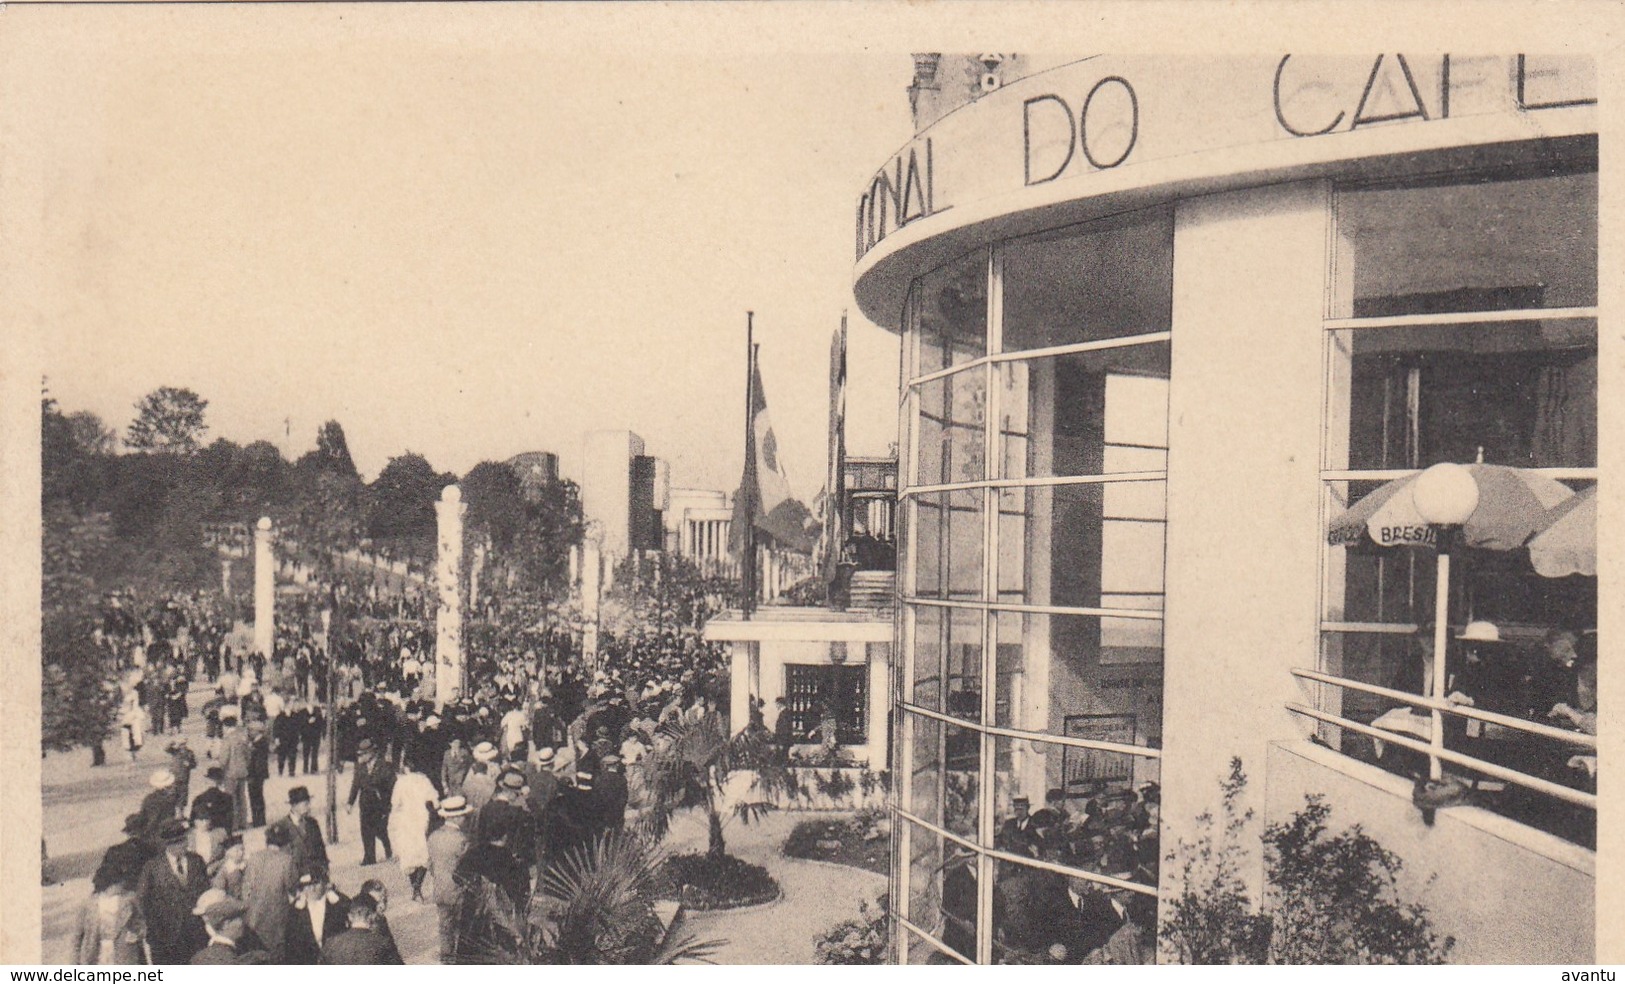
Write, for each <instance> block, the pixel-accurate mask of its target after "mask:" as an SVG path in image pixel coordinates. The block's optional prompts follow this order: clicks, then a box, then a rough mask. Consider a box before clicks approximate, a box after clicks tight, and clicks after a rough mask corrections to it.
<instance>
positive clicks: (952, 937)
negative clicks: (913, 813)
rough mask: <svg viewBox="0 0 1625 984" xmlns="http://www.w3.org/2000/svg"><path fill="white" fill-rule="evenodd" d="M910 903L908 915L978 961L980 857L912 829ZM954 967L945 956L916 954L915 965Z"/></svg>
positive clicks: (912, 958) (912, 952)
mask: <svg viewBox="0 0 1625 984" xmlns="http://www.w3.org/2000/svg"><path fill="white" fill-rule="evenodd" d="M909 842H910V852H909V853H910V854H911V855H912V857H910V858H909V880H908V885H909V898H908V907H907V909H906V910H905V911H904V915H905V916H906V917H907V918H908V920H909V921H910V922H912V923H914V925H916V926H918V927H920V928H921V929H923V930H925V931H926V932H927V933H930V934H931V936H932V937H933V938H935V939H936V940H938V941H939V942H941V943H944V944H946V945H947V946H948V948H949V949H951V950H953V951H954V952H956V953H959V954H960V955H962V956H964V957H965V958H967V959H974V958H975V956H976V859H975V856H974V854H972V853H970V852H968V851H966V850H965V849H964V848H962V847H960V846H959V845H958V844H955V843H954V842H953V841H950V840H948V839H946V838H944V837H943V836H942V835H941V834H938V833H936V832H934V831H930V830H927V829H925V828H924V827H921V826H919V825H918V824H911V825H910V827H909ZM916 957H919V958H920V959H919V962H921V963H928V964H930V963H952V962H953V960H952V959H951V958H949V957H948V956H947V955H945V954H942V953H935V952H933V953H931V954H926V953H924V952H922V951H916V950H914V949H911V950H910V951H909V962H910V963H913V962H915V958H916Z"/></svg>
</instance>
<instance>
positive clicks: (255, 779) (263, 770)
mask: <svg viewBox="0 0 1625 984" xmlns="http://www.w3.org/2000/svg"><path fill="white" fill-rule="evenodd" d="M269 778H271V738H270V729H269V728H268V727H267V726H266V723H265V719H264V718H263V717H256V718H253V719H252V720H250V721H249V722H248V810H249V816H250V822H251V823H252V824H253V826H255V827H263V826H265V781H266V780H267V779H269Z"/></svg>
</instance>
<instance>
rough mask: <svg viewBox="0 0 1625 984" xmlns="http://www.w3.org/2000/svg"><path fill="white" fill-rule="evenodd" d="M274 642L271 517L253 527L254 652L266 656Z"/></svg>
mask: <svg viewBox="0 0 1625 984" xmlns="http://www.w3.org/2000/svg"><path fill="white" fill-rule="evenodd" d="M275 644H276V558H275V557H274V556H273V555H272V553H271V518H270V517H269V516H261V517H260V521H259V524H258V525H257V526H255V527H254V651H255V652H257V653H259V654H260V655H262V656H267V657H269V656H270V655H271V651H272V649H273V648H274V646H275Z"/></svg>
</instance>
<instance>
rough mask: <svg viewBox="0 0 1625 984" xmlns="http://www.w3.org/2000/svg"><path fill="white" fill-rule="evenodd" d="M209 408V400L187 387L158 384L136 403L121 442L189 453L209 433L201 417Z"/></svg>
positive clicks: (135, 447)
mask: <svg viewBox="0 0 1625 984" xmlns="http://www.w3.org/2000/svg"><path fill="white" fill-rule="evenodd" d="M208 408H209V401H208V400H205V399H203V398H202V397H200V396H198V395H197V394H196V393H194V392H192V391H191V390H189V389H182V388H178V387H175V386H160V387H159V388H157V389H155V390H153V391H152V392H151V393H148V394H147V395H146V396H144V397H142V398H141V402H139V403H137V404H136V405H135V419H134V420H133V421H131V422H130V429H129V430H128V431H126V432H125V435H124V443H125V444H126V445H128V446H129V447H130V448H131V449H132V450H136V451H160V452H165V453H169V454H191V453H192V452H194V451H196V450H197V449H198V447H199V445H200V444H201V443H202V440H203V435H204V434H206V433H208V430H209V425H208V424H206V423H205V422H204V420H203V413H204V411H205V410H207V409H208Z"/></svg>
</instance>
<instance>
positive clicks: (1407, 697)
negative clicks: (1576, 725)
mask: <svg viewBox="0 0 1625 984" xmlns="http://www.w3.org/2000/svg"><path fill="white" fill-rule="evenodd" d="M1292 675H1293V676H1295V677H1299V678H1302V679H1304V680H1313V681H1315V682H1316V683H1326V684H1331V685H1332V686H1337V687H1347V688H1348V689H1350V690H1359V691H1362V692H1364V693H1368V694H1376V695H1377V696H1379V697H1388V698H1390V699H1392V700H1397V701H1399V702H1400V703H1402V704H1409V705H1411V706H1412V707H1424V708H1427V709H1428V710H1430V711H1442V712H1443V713H1445V714H1455V715H1458V716H1460V717H1468V718H1475V719H1477V720H1479V721H1484V722H1486V723H1489V724H1498V725H1500V726H1502V727H1504V728H1511V729H1512V730H1514V731H1522V732H1526V733H1528V734H1534V735H1540V736H1541V737H1543V738H1552V739H1555V740H1557V741H1562V742H1567V743H1569V744H1571V745H1582V746H1584V747H1586V748H1590V749H1593V750H1594V749H1596V747H1597V736H1596V735H1588V734H1586V733H1584V732H1582V731H1569V730H1567V729H1564V728H1556V727H1553V726H1552V725H1549V724H1541V723H1540V722H1539V721H1525V720H1524V719H1523V718H1515V717H1508V716H1507V715H1505V714H1497V713H1495V712H1494V711H1481V710H1479V709H1478V708H1476V707H1466V706H1463V705H1461V704H1452V703H1451V702H1450V701H1448V700H1438V699H1435V698H1433V697H1423V696H1421V695H1419V694H1413V693H1408V692H1406V691H1403V690H1391V689H1389V688H1388V687H1379V686H1377V685H1375V684H1371V683H1362V682H1361V681H1359V680H1350V679H1348V678H1346V677H1337V676H1332V675H1330V674H1328V673H1317V672H1315V671H1314V670H1301V669H1295V670H1293V671H1292Z"/></svg>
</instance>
